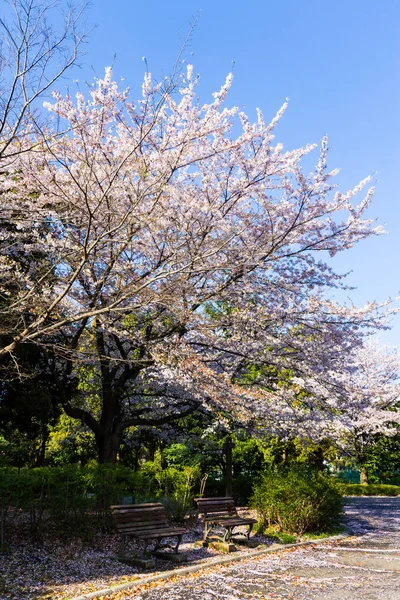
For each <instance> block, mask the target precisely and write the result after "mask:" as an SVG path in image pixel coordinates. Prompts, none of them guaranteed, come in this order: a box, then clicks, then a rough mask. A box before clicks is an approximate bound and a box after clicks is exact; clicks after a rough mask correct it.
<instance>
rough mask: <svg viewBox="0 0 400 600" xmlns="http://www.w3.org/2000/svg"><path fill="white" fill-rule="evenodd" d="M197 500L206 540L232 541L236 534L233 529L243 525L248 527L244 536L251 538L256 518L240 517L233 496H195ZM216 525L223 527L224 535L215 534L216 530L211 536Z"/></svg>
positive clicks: (204, 539)
mask: <svg viewBox="0 0 400 600" xmlns="http://www.w3.org/2000/svg"><path fill="white" fill-rule="evenodd" d="M195 502H196V503H197V507H198V512H199V516H202V517H203V519H204V536H203V541H204V542H208V541H212V539H216V540H218V541H221V542H224V543H226V542H230V541H231V540H232V535H234V534H233V529H234V528H235V527H239V526H242V525H245V526H247V527H248V530H247V532H246V533H245V534H243V536H244V537H245V538H246V539H247V540H248V539H249V537H250V533H251V530H252V529H253V525H254V523H256V519H248V518H243V517H240V516H239V515H238V512H237V509H236V506H235V502H234V500H233V498H229V497H220V498H195ZM215 527H222V528H223V529H224V533H223V535H222V536H221V535H217V534H215V532H214V534H213V536H212V537H211V536H210V532H211V531H212V530H213V529H215ZM235 535H238V534H235Z"/></svg>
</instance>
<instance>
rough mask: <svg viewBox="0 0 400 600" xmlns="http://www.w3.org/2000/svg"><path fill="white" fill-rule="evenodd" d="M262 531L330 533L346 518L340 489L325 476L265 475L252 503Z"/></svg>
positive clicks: (257, 484) (290, 472)
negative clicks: (325, 531) (263, 529)
mask: <svg viewBox="0 0 400 600" xmlns="http://www.w3.org/2000/svg"><path fill="white" fill-rule="evenodd" d="M250 503H251V505H252V506H253V507H254V508H256V509H257V512H258V517H259V526H260V527H261V528H271V527H276V528H277V529H278V531H285V532H288V533H296V534H298V535H301V534H303V533H304V532H306V531H314V532H317V531H322V530H329V529H330V528H332V527H333V526H334V525H336V524H337V523H338V522H339V521H340V518H341V515H342V499H341V494H340V491H339V490H338V488H337V485H336V484H335V483H334V482H332V481H331V480H329V479H327V478H325V477H323V476H322V475H315V474H309V473H305V472H299V471H287V472H283V471H282V472H273V471H268V472H266V473H264V474H263V475H262V477H261V479H260V480H259V481H258V482H257V483H256V485H255V487H254V493H253V496H252V498H251V499H250Z"/></svg>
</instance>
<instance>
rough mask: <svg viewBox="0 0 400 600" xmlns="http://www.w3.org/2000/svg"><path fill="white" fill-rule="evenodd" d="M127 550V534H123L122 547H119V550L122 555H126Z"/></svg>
mask: <svg viewBox="0 0 400 600" xmlns="http://www.w3.org/2000/svg"><path fill="white" fill-rule="evenodd" d="M125 550H126V535H122V537H121V544H120V548H119V552H120V555H121V556H124V554H125Z"/></svg>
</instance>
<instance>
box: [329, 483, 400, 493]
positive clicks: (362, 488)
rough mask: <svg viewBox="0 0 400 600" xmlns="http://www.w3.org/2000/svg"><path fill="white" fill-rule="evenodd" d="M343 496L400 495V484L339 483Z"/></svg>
mask: <svg viewBox="0 0 400 600" xmlns="http://www.w3.org/2000/svg"><path fill="white" fill-rule="evenodd" d="M338 488H339V490H340V492H341V494H343V496H400V485H385V484H378V483H370V484H369V485H361V484H355V483H338Z"/></svg>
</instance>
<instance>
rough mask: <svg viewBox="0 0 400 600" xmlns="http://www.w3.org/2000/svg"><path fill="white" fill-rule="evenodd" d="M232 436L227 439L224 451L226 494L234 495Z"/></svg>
mask: <svg viewBox="0 0 400 600" xmlns="http://www.w3.org/2000/svg"><path fill="white" fill-rule="evenodd" d="M232 447H233V444H232V438H231V436H230V435H228V437H227V438H226V440H225V444H224V453H225V496H232V494H233V486H232Z"/></svg>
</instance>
